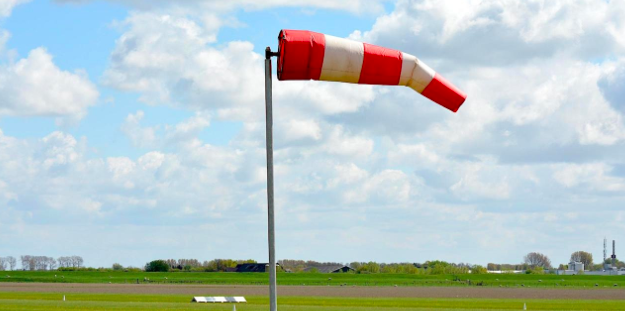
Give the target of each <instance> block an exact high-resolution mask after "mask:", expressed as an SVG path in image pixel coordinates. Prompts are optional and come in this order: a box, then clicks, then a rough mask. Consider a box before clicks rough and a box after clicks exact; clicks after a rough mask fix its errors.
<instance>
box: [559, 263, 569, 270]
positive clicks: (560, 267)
mask: <svg viewBox="0 0 625 311" xmlns="http://www.w3.org/2000/svg"><path fill="white" fill-rule="evenodd" d="M567 268H568V267H567V266H566V265H564V264H560V265H559V266H558V270H566V269H567Z"/></svg>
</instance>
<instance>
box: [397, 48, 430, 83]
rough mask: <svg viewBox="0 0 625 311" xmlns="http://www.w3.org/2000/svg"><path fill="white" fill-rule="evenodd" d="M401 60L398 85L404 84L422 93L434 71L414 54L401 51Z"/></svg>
mask: <svg viewBox="0 0 625 311" xmlns="http://www.w3.org/2000/svg"><path fill="white" fill-rule="evenodd" d="M402 55H403V60H402V64H401V74H400V77H399V85H406V86H408V87H409V88H411V89H413V90H415V91H417V92H419V93H422V92H423V90H424V89H425V87H426V86H428V84H430V82H432V79H434V76H435V75H436V72H435V71H434V69H432V68H430V66H428V65H426V64H425V63H424V62H422V61H420V60H419V59H418V58H417V57H416V56H414V55H410V54H408V53H403V52H402Z"/></svg>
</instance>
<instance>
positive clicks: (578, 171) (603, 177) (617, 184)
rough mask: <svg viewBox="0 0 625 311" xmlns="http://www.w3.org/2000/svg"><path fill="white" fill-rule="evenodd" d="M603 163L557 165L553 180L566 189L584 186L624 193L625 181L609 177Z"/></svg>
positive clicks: (607, 169) (609, 170)
mask: <svg viewBox="0 0 625 311" xmlns="http://www.w3.org/2000/svg"><path fill="white" fill-rule="evenodd" d="M611 171H612V168H611V167H610V166H608V165H606V164H604V163H591V164H566V165H558V166H557V167H556V171H555V173H554V174H553V178H554V179H555V180H556V181H557V182H558V183H560V184H562V185H564V186H565V187H567V188H572V187H577V186H580V185H582V186H585V187H588V188H590V189H594V190H598V191H614V192H620V193H622V192H623V191H625V179H623V178H618V177H614V176H610V175H609V173H610V172H611Z"/></svg>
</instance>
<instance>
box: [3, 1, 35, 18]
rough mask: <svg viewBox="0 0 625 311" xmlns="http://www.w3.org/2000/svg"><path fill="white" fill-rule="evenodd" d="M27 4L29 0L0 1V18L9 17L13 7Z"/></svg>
mask: <svg viewBox="0 0 625 311" xmlns="http://www.w3.org/2000/svg"><path fill="white" fill-rule="evenodd" d="M27 2H30V0H2V1H1V2H0V18H1V17H7V16H9V15H11V11H12V10H13V8H14V7H16V6H18V5H20V4H22V3H27Z"/></svg>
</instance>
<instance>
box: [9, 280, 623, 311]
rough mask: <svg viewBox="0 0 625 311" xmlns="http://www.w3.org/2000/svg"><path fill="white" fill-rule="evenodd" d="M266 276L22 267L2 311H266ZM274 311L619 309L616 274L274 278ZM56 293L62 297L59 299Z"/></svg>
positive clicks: (620, 297)
mask: <svg viewBox="0 0 625 311" xmlns="http://www.w3.org/2000/svg"><path fill="white" fill-rule="evenodd" d="M267 278H268V276H267V274H265V273H182V272H171V273H145V272H134V273H133V272H112V271H91V272H84V271H81V272H60V271H48V272H28V271H3V272H2V274H0V311H5V310H16V311H21V310H29V311H44V310H46V311H47V310H81V311H94V310H97V311H100V310H102V311H103V310H159V311H160V310H198V309H202V310H224V311H225V310H232V309H233V306H232V305H230V304H196V303H191V302H190V301H191V298H192V297H193V296H245V297H246V299H247V300H248V303H246V304H237V305H236V309H237V310H238V311H260V310H263V311H264V310H268V309H269V306H268V298H267V296H268V287H267ZM278 284H279V286H278V305H279V310H281V311H335V310H340V311H374V310H375V311H379V310H384V311H416V310H441V311H442V310H522V309H523V305H524V304H526V305H527V310H625V277H623V276H585V275H578V276H557V275H519V274H514V275H513V274H508V275H401V274H361V275H358V274H319V273H292V274H291V273H281V274H279V275H278ZM63 296H65V297H66V301H63Z"/></svg>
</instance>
